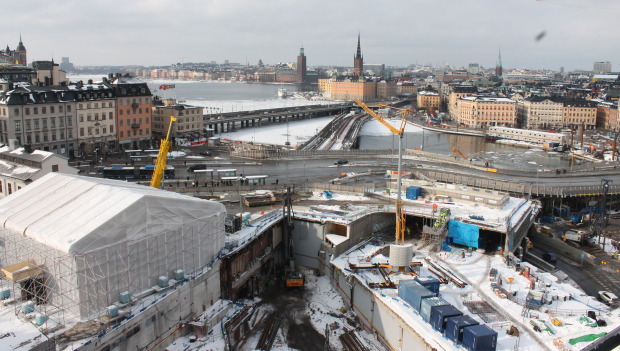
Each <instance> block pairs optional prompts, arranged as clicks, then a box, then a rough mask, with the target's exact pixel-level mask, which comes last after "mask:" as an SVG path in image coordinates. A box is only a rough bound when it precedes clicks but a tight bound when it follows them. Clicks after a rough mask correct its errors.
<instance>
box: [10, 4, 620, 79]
mask: <svg viewBox="0 0 620 351" xmlns="http://www.w3.org/2000/svg"><path fill="white" fill-rule="evenodd" d="M619 18H620V1H618V0H540V1H537V0H403V1H400V0H388V1H376V0H375V1H369V0H355V1H349V0H335V1H324V0H313V1H297V0H287V1H283V0H262V1H260V0H259V1H257V0H246V1H237V0H223V1H220V0H215V1H209V0H176V1H159V0H152V1H142V0H109V1H106V0H99V1H84V0H80V1H77V0H75V1H74V0H63V1H49V0H28V1H25V2H19V1H10V2H3V4H2V21H3V26H2V27H3V30H2V31H1V32H0V33H1V34H0V38H1V40H0V45H2V46H1V47H2V48H4V47H5V46H6V44H8V45H9V46H10V48H11V49H15V47H16V46H17V44H18V42H19V35H20V32H21V34H22V38H23V42H24V45H25V46H26V49H27V50H28V61H29V62H32V61H33V60H49V59H50V58H52V57H53V58H54V59H55V60H56V61H58V62H60V59H61V57H63V56H65V57H69V58H70V60H71V62H73V63H74V64H75V65H77V66H82V65H146V66H151V65H169V64H172V63H176V62H209V61H217V62H218V63H219V62H223V61H224V60H225V59H228V60H230V62H240V63H245V62H246V60H247V62H249V63H251V64H256V63H257V62H258V60H259V58H260V59H262V60H263V62H264V63H265V64H273V63H277V62H293V61H295V60H296V58H295V57H296V56H297V54H298V52H299V47H300V46H301V45H302V43H303V46H304V48H305V52H306V56H307V64H308V66H313V65H344V66H352V65H353V54H354V53H355V48H356V44H357V33H358V31H359V32H361V39H362V40H361V44H362V53H363V55H364V62H365V63H384V64H386V65H396V66H405V65H408V64H412V63H419V64H426V63H431V64H443V63H448V64H450V65H452V66H457V67H460V66H467V64H469V63H474V62H475V63H479V64H481V65H483V66H485V67H494V66H495V62H496V60H497V52H498V49H499V47H501V51H502V61H503V66H504V68H524V67H527V68H536V69H542V68H546V69H553V70H559V68H560V66H564V67H565V68H566V69H567V70H573V69H576V68H581V69H592V64H593V62H594V61H610V62H611V63H612V64H613V66H612V67H613V70H614V71H619V70H620V66H619V64H620V59H619V58H620V45H618V43H620V38H619V36H620V30H618V28H617V23H618V19H619ZM543 31H544V32H545V33H546V34H545V35H544V37H543V38H542V39H540V40H538V41H537V40H536V37H537V36H539V34H541V33H542V32H543Z"/></svg>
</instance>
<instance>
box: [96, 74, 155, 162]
mask: <svg viewBox="0 0 620 351" xmlns="http://www.w3.org/2000/svg"><path fill="white" fill-rule="evenodd" d="M108 79H109V80H108V81H107V82H106V84H107V85H108V86H109V87H111V88H112V89H113V90H114V95H115V96H116V138H117V140H118V144H119V148H120V149H123V150H128V149H144V148H150V147H152V145H153V144H152V139H151V117H152V109H151V99H152V98H153V94H151V90H150V89H149V87H148V86H147V85H146V83H144V82H141V81H138V80H136V79H134V78H133V77H130V76H127V75H125V76H121V75H120V74H116V75H114V76H112V75H110V76H109V78H108Z"/></svg>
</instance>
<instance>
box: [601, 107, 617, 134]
mask: <svg viewBox="0 0 620 351" xmlns="http://www.w3.org/2000/svg"><path fill="white" fill-rule="evenodd" d="M619 122H620V121H618V105H617V103H614V102H612V101H601V102H598V104H597V105H596V126H597V127H598V128H604V129H606V130H612V131H620V123H619Z"/></svg>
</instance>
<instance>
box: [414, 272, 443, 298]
mask: <svg viewBox="0 0 620 351" xmlns="http://www.w3.org/2000/svg"><path fill="white" fill-rule="evenodd" d="M415 281H416V282H418V283H420V284H421V285H422V286H423V287H425V288H427V289H428V290H430V291H432V292H434V293H435V294H439V286H440V285H441V283H440V282H439V280H437V279H436V278H433V277H430V276H427V277H415Z"/></svg>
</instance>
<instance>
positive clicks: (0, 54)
mask: <svg viewBox="0 0 620 351" xmlns="http://www.w3.org/2000/svg"><path fill="white" fill-rule="evenodd" d="M0 59H2V60H5V61H8V62H11V63H13V64H16V65H22V66H28V56H27V50H26V47H25V46H24V43H23V42H22V36H21V34H20V35H19V44H17V48H15V50H11V49H10V48H9V46H8V45H7V46H6V49H4V50H0Z"/></svg>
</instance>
